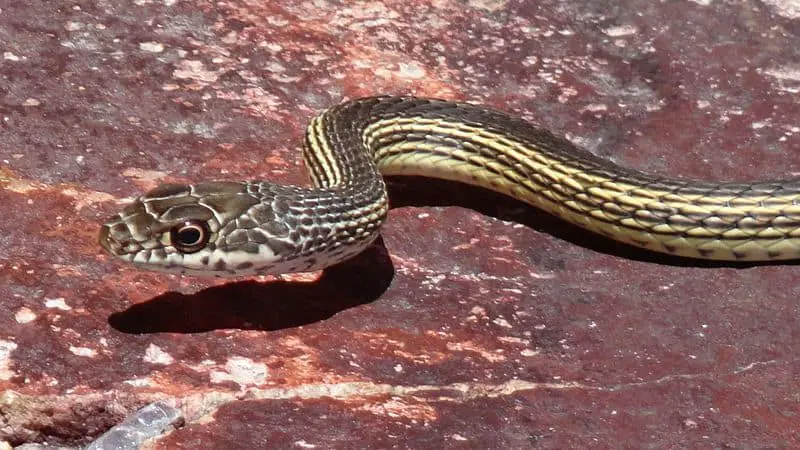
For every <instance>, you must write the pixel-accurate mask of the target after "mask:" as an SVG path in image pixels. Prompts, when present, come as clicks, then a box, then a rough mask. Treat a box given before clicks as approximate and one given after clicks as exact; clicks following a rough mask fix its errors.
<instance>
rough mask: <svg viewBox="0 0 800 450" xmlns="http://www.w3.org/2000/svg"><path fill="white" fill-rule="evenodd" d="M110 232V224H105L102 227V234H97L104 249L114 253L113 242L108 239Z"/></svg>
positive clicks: (98, 240)
mask: <svg viewBox="0 0 800 450" xmlns="http://www.w3.org/2000/svg"><path fill="white" fill-rule="evenodd" d="M110 234H111V228H110V227H109V226H108V225H103V226H102V227H100V234H99V235H98V236H97V242H98V243H99V244H100V247H103V250H105V251H106V252H108V253H113V252H112V251H111V243H110V242H109V240H108V237H109V235H110Z"/></svg>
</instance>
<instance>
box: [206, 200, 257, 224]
mask: <svg viewBox="0 0 800 450" xmlns="http://www.w3.org/2000/svg"><path fill="white" fill-rule="evenodd" d="M202 203H203V204H205V205H208V206H209V207H210V208H212V209H213V210H214V211H216V212H217V214H219V215H220V216H222V217H223V218H227V219H229V220H230V219H233V218H235V217H239V216H241V215H242V214H244V213H246V212H247V210H249V209H250V208H251V207H253V206H255V205H257V204H259V200H258V199H257V198H255V197H253V196H252V195H249V194H225V195H209V196H207V197H204V198H203V199H202Z"/></svg>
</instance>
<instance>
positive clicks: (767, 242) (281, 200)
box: [100, 97, 800, 275]
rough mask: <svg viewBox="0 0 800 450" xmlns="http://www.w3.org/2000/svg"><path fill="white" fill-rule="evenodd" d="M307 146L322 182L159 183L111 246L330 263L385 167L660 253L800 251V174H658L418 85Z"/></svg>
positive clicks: (371, 234) (783, 254)
mask: <svg viewBox="0 0 800 450" xmlns="http://www.w3.org/2000/svg"><path fill="white" fill-rule="evenodd" d="M304 157H305V161H306V164H307V166H308V167H309V169H310V172H311V178H312V180H313V182H314V185H315V188H303V187H294V186H281V185H275V184H272V183H267V182H211V183H201V184H198V185H193V186H183V185H166V186H162V187H160V188H157V189H156V190H154V191H151V192H149V193H147V194H145V195H144V196H142V197H140V198H139V199H138V200H137V201H136V202H134V203H133V204H132V205H130V206H128V207H127V208H126V209H125V210H124V211H123V212H122V213H120V214H119V215H118V216H116V217H115V218H113V219H112V220H110V221H109V222H108V223H107V224H106V225H105V226H104V227H103V231H101V236H100V242H101V245H103V247H104V248H106V249H107V250H108V251H109V252H111V253H112V254H114V255H117V256H119V257H121V258H123V259H126V260H129V261H133V262H135V263H139V264H142V265H146V266H149V267H152V268H158V269H163V270H174V271H182V272H190V273H204V274H215V275H239V274H242V275H244V274H251V273H279V272H293V271H308V270H316V269H320V268H324V267H327V266H329V265H331V264H335V263H336V262H339V261H341V260H343V259H347V258H349V257H351V256H353V255H355V254H357V253H358V252H360V251H361V250H363V249H364V248H365V247H367V246H368V245H369V244H370V243H371V242H372V241H373V240H374V239H375V238H376V237H377V234H378V232H379V229H380V225H381V224H382V222H383V221H384V219H385V217H386V212H387V209H388V199H387V193H386V187H385V184H384V181H383V178H382V174H383V175H422V176H428V177H436V178H443V179H448V180H455V181H460V182H464V183H469V184H473V185H477V186H481V187H484V188H488V189H492V190H495V191H498V192H502V193H504V194H507V195H509V196H511V197H514V198H517V199H519V200H522V201H524V202H526V203H528V204H530V205H533V206H536V207H538V208H541V209H543V210H545V211H547V212H549V213H551V214H554V215H556V216H558V217H561V218H563V219H564V220H567V221H569V222H571V223H573V224H575V225H578V226H580V227H583V228H585V229H587V230H590V231H593V232H596V233H599V234H602V235H605V236H607V237H609V238H612V239H615V240H617V241H620V242H625V243H628V244H632V245H635V246H639V247H644V248H647V249H650V250H654V251H657V252H663V253H669V254H674V255H681V256H686V257H691V258H702V259H716V260H748V261H765V260H784V259H795V258H800V180H797V179H794V180H783V181H767V182H758V183H708V182H695V181H686V180H680V179H668V178H661V177H656V176H652V175H648V174H645V173H642V172H639V171H635V170H631V169H626V168H622V167H619V166H617V165H615V164H613V163H611V162H609V161H606V160H603V159H600V158H598V157H596V156H594V155H592V154H591V153H589V152H588V151H586V150H583V149H581V148H578V147H576V146H575V145H574V144H572V143H570V142H569V141H567V140H565V139H562V138H558V137H556V136H554V135H552V134H551V133H549V132H547V131H544V130H542V129H540V128H537V127H535V126H533V125H531V124H530V123H528V122H526V121H524V120H522V119H518V118H514V117H511V116H509V115H507V114H504V113H502V112H498V111H494V110H490V109H485V108H482V107H478V106H473V105H468V104H462V103H453V102H447V101H439V100H429V99H420V98H411V97H370V98H363V99H357V100H352V101H349V102H346V103H343V104H341V105H338V106H335V107H333V108H331V109H329V110H327V111H325V112H323V113H322V114H320V115H319V116H317V117H315V118H314V119H313V120H312V122H311V125H310V126H309V128H308V133H307V137H306V146H305V150H304ZM194 238H197V239H194Z"/></svg>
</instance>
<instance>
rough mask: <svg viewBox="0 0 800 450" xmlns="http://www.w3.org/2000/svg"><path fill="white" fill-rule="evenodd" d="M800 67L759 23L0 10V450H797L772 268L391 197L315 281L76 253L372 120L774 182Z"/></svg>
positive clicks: (345, 7) (792, 351)
mask: <svg viewBox="0 0 800 450" xmlns="http://www.w3.org/2000/svg"><path fill="white" fill-rule="evenodd" d="M62 3H63V2H62ZM799 49H800V8H798V7H797V3H796V2H794V1H789V0H784V1H781V0H769V1H763V2H756V1H747V2H720V1H700V0H696V1H681V2H650V1H644V0H639V1H636V0H623V1H616V2H608V1H601V2H597V1H594V0H579V1H573V2H561V1H555V0H553V1H543V2H525V1H503V0H469V1H456V0H431V1H419V2H409V1H406V0H403V1H400V0H385V1H369V2H335V1H324V0H322V1H313V2H312V1H305V2H300V1H296V2H293V1H273V2H249V1H243V0H231V1H225V2H210V1H201V0H184V1H175V0H163V1H153V0H137V1H133V2H130V1H118V0H110V1H104V2H92V1H86V0H77V1H73V2H67V3H63V6H60V7H57V8H54V7H53V6H52V2H47V1H43V0H38V1H36V0H34V1H29V2H0V53H2V59H1V60H0V130H2V131H1V132H0V205H2V206H3V209H4V214H2V215H0V309H1V310H2V314H0V389H2V391H3V392H2V397H1V398H0V441H5V443H6V444H7V445H12V446H16V445H22V444H26V443H27V444H35V443H38V444H41V445H60V446H67V447H69V446H73V447H74V446H80V445H86V444H88V443H89V442H91V441H92V440H93V439H96V438H97V437H98V436H100V435H101V434H102V433H104V432H105V431H107V430H108V429H109V428H111V427H112V426H114V425H117V424H119V423H122V422H123V421H124V420H125V418H126V417H128V416H129V415H130V414H132V413H133V412H134V411H136V410H138V409H139V408H141V407H143V406H145V405H147V404H149V403H151V402H154V401H157V400H167V401H170V402H172V403H173V404H174V405H175V406H177V407H179V408H180V410H181V413H182V415H183V417H184V419H185V422H186V423H185V426H183V427H182V428H179V429H178V430H176V431H173V432H171V433H169V434H166V435H164V436H163V437H161V438H156V439H154V440H151V441H150V442H149V443H148V444H147V445H148V446H149V447H150V448H198V443H203V444H206V446H208V445H211V446H213V447H214V448H218V449H224V448H264V447H267V446H269V447H275V448H330V447H339V448H369V447H409V448H441V447H448V448H481V447H483V448H486V447H495V448H530V447H540V448H566V447H570V446H574V447H588V446H592V447H597V448H608V447H627V448H675V447H691V448H722V447H731V448H748V447H749V448H753V447H762V446H765V447H772V448H781V447H783V448H789V447H797V446H800V425H798V424H800V404H799V403H798V401H799V400H798V396H797V395H798V394H797V392H798V384H799V383H800V375H798V374H800V360H799V359H798V357H797V355H798V354H800V323H799V322H798V320H799V319H798V317H800V314H799V313H800V311H798V304H799V303H800V302H799V301H798V292H800V277H799V276H798V269H797V267H796V266H794V265H791V264H787V265H762V266H754V267H744V266H736V265H715V264H700V263H697V262H695V261H686V260H680V259H672V258H665V257H663V256H660V255H653V254H649V253H646V252H640V251H636V250H632V249H629V248H622V247H621V246H618V245H616V244H614V243H610V242H607V241H603V240H602V239H599V238H596V237H595V236H591V235H587V234H586V233H584V232H582V231H580V230H576V229H573V228H571V227H568V226H565V225H564V224H563V223H561V222H559V221H558V220H555V219H553V218H551V217H548V216H546V215H545V214H542V213H540V212H537V211H533V210H531V209H530V208H528V207H526V206H524V205H522V204H520V203H519V202H516V201H513V200H510V199H507V198H503V197H501V196H497V195H494V194H491V193H487V192H483V191H480V190H476V189H468V188H465V187H463V186H459V185H454V184H450V183H443V182H437V181H432V180H421V179H412V180H394V181H393V182H392V199H393V202H394V207H395V208H394V209H393V210H392V211H391V213H390V218H389V221H388V223H387V225H386V227H385V228H384V232H383V241H382V242H381V243H379V245H376V246H375V247H373V248H371V249H370V250H369V251H367V252H366V253H365V254H363V255H361V256H359V257H357V258H356V259H354V260H352V261H350V262H349V263H346V264H343V265H342V266H340V267H336V268H333V269H331V270H328V271H325V272H324V273H313V274H301V275H291V276H282V277H261V278H255V279H248V280H229V281H224V280H206V279H196V278H189V277H184V278H181V277H177V276H170V275H164V274H159V273H149V272H142V271H137V270H134V269H132V268H129V267H125V266H123V265H120V264H116V263H114V262H113V261H110V260H109V258H108V257H106V256H104V255H101V254H100V250H99V247H98V246H97V244H96V234H97V231H98V226H99V223H100V222H101V221H102V220H103V219H104V218H105V217H106V216H108V215H110V214H112V213H113V212H115V211H116V210H117V209H118V208H119V207H120V204H122V203H124V202H125V201H126V200H127V199H129V198H131V197H133V196H135V195H137V194H138V193H139V192H141V191H142V190H146V189H149V188H152V187H155V186H156V185H157V184H159V183H161V182H164V181H174V182H190V181H197V180H201V179H206V178H232V179H238V178H265V179H270V180H275V181H279V182H286V183H305V180H306V175H305V171H304V168H303V167H302V162H301V160H300V153H299V151H298V146H299V143H300V142H301V140H302V134H303V130H304V127H305V125H306V123H307V121H308V119H309V118H310V117H311V116H312V115H313V114H314V113H315V112H316V111H319V110H320V109H322V108H324V107H327V106H330V105H333V104H335V103H337V102H339V101H341V100H343V99H344V98H349V97H356V96H362V95H371V94H376V93H398V94H399V93H403V94H415V95H420V96H433V97H445V98H451V99H458V100H469V101H473V102H477V103H481V104H486V105H491V106H494V107H497V108H501V109H504V110H507V111H511V112H514V113H515V114H519V115H522V116H524V117H526V118H528V119H530V120H532V121H534V122H536V123H539V124H541V125H542V126H545V127H547V128H550V129H552V130H555V131H557V132H559V133H561V134H564V135H566V136H567V137H568V138H570V139H571V140H573V141H574V142H576V143H578V144H580V145H583V146H585V147H587V148H589V149H590V150H591V151H593V152H594V153H596V154H598V155H601V156H603V157H606V158H609V159H611V160H613V161H616V162H618V163H620V164H623V165H626V166H630V167H636V168H639V169H643V170H647V171H652V172H657V173H660V174H668V175H672V176H680V177H689V178H701V179H707V180H721V179H737V180H747V179H765V178H773V179H774V178H780V177H791V176H798V175H800V152H799V151H798V150H797V149H798V148H800V127H798V120H797V118H798V117H800V101H798V92H800V50H799Z"/></svg>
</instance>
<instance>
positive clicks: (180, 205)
mask: <svg viewBox="0 0 800 450" xmlns="http://www.w3.org/2000/svg"><path fill="white" fill-rule="evenodd" d="M276 187H277V188H281V186H276ZM284 189H289V188H288V187H286V188H284ZM287 194H288V193H284V192H282V190H281V189H276V188H271V187H270V186H266V187H265V186H264V185H262V184H251V183H241V182H209V183H201V184H195V185H176V184H168V185H163V186H160V187H157V188H156V189H154V190H152V191H150V192H148V193H146V194H144V195H142V196H141V197H139V198H138V199H136V200H135V201H134V202H133V203H131V204H129V205H128V206H126V207H125V208H124V209H123V210H122V211H121V212H120V213H119V214H117V215H116V216H114V217H112V218H111V219H109V220H108V221H107V222H106V223H105V224H104V225H103V226H102V228H101V230H100V236H99V243H100V245H101V246H102V247H103V248H104V249H105V250H106V251H107V252H108V253H110V254H111V255H113V256H115V257H117V258H120V259H123V260H125V261H128V262H132V263H134V264H138V265H140V266H143V267H146V268H148V269H156V270H161V271H166V272H178V273H190V274H193V275H214V276H226V275H228V276H229V275H246V274H249V273H271V272H272V273H276V272H282V271H286V270H287V269H292V268H295V267H287V266H292V265H297V264H298V262H297V258H296V255H297V254H298V252H299V249H300V247H301V245H300V244H302V243H301V242H299V241H300V239H299V237H300V236H299V233H294V234H293V233H292V230H291V229H290V225H292V224H293V220H292V216H291V204H290V200H289V198H290V197H289V195H287ZM293 238H294V239H293ZM292 261H293V262H292Z"/></svg>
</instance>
